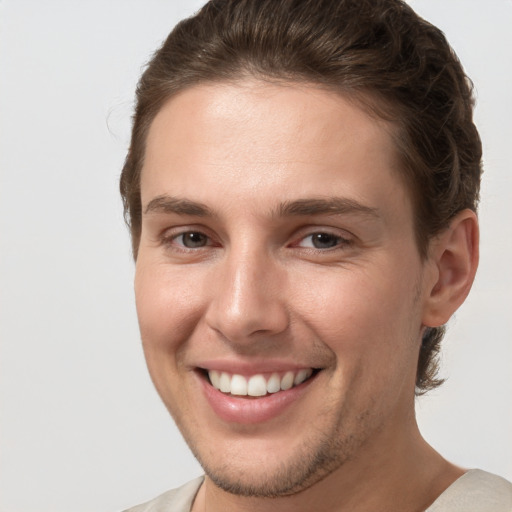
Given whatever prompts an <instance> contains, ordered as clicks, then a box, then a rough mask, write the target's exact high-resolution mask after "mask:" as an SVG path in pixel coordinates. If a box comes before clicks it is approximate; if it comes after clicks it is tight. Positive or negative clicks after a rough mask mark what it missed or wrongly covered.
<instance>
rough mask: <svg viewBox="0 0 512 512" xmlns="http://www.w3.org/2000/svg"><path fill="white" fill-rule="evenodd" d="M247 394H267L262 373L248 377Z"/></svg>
mask: <svg viewBox="0 0 512 512" xmlns="http://www.w3.org/2000/svg"><path fill="white" fill-rule="evenodd" d="M247 394H248V395H249V396H263V395H266V394H267V382H266V381H265V377H263V375H253V376H252V377H251V378H250V379H249V383H248V385H247Z"/></svg>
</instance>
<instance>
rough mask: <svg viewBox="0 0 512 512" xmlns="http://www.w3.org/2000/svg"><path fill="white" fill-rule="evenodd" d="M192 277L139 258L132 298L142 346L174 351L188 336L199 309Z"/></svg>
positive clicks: (199, 297) (198, 298)
mask: <svg viewBox="0 0 512 512" xmlns="http://www.w3.org/2000/svg"><path fill="white" fill-rule="evenodd" d="M193 283H194V279H193V278H192V279H190V278H189V277H188V276H187V277H186V278H184V275H183V272H182V271H180V272H179V273H177V272H174V273H173V272H170V270H169V268H168V267H166V266H165V265H158V264H145V262H144V261H138V262H137V267H136V273H135V301H136V306H137V316H138V320H139V328H140V332H141V337H142V342H143V344H144V349H145V350H146V351H147V350H154V351H158V352H164V351H165V352H173V351H174V350H176V349H177V347H178V346H179V345H180V344H181V343H182V342H183V340H185V339H187V337H188V336H189V335H190V332H191V331H192V330H193V329H194V326H195V324H196V323H197V317H198V315H200V311H201V301H202V297H201V293H200V292H199V290H198V289H197V288H195V287H194V286H193Z"/></svg>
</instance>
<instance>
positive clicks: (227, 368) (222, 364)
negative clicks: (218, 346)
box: [195, 359, 317, 375]
mask: <svg viewBox="0 0 512 512" xmlns="http://www.w3.org/2000/svg"><path fill="white" fill-rule="evenodd" d="M195 366H196V368H199V369H201V370H206V371H208V370H216V371H218V372H226V373H231V374H238V375H256V374H263V373H281V372H288V371H293V372H296V371H299V370H302V369H307V368H311V369H317V367H315V366H312V365H310V364H307V363H297V362H290V361H283V360H277V359H269V360H261V361H256V362H252V361H239V360H231V359H212V360H208V361H201V362H198V363H197V364H196V365H195Z"/></svg>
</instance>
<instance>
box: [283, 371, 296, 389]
mask: <svg viewBox="0 0 512 512" xmlns="http://www.w3.org/2000/svg"><path fill="white" fill-rule="evenodd" d="M294 377H295V375H293V372H286V373H285V374H284V376H283V378H282V379H281V389H282V390H283V391H286V390H287V389H291V387H292V386H293V379H294Z"/></svg>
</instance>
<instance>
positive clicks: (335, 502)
mask: <svg viewBox="0 0 512 512" xmlns="http://www.w3.org/2000/svg"><path fill="white" fill-rule="evenodd" d="M472 105H473V101H472V92H471V88H470V85H469V82H468V80H467V78H466V77H465V75H464V72H463V70H462V68H461V65H460V63H459V62H458V60H457V58H456V57H455V55H454V54H453V52H452V51H451V49H450V47H449V46H448V44H447V42H446V40H445V38H444V36H443V35H442V33H441V32H440V31H439V30H438V29H436V28H435V27H433V26H431V25H429V24H428V23H426V22H425V21H423V20H421V19H420V18H418V17H417V16H416V15H415V14H414V12H413V11H412V10H411V9H410V8H409V7H408V6H407V5H405V4H403V3H402V2H400V1H399V0H357V1H355V0H325V1H323V0H320V1H319V0H315V1H311V0H258V1H256V0H217V1H216V0H214V1H212V2H209V3H208V4H207V5H206V6H205V7H204V8H203V9H202V10H201V11H200V12H199V13H198V14H197V15H196V16H194V17H193V18H190V19H188V20H185V21H183V22H181V23H180V24H179V25H178V26H177V27H176V28H175V29H174V30H173V32H172V33H171V34H170V36H169V38H168V39H167V41H166V42H165V43H164V45H163V47H162V48H161V49H160V50H159V52H157V54H156V55H155V56H154V58H153V59H152V61H151V62H150V64H149V65H148V68H147V70H146V71H145V73H144V75H143V76H142V78H141V81H140V83H139V87H138V90H137V105H136V112H135V118H134V126H133V132H132V142H131V146H130V151H129V154H128V156H127V159H126V163H125V167H124V169H123V175H122V178H121V192H122V195H123V199H124V202H125V208H126V213H127V219H128V222H129V225H130V228H131V233H132V241H133V251H134V256H135V259H136V279H135V292H136V302H137V311H138V317H139V324H140V329H141V335H142V341H143V346H144V351H145V355H146V360H147V364H148V368H149V371H150V374H151V377H152V379H153V382H154V384H155V386H156V388H157V390H158V392H159V394H160V396H161V397H162V399H163V401H164V403H165V405H166V406H167V408H168V409H169V411H170V412H171V414H172V415H173V417H174V419H175V421H176V423H177V424H178V426H179V428H180V430H181V432H182V434H183V436H184V437H185V439H186V440H187V442H188V444H189V446H190V448H191V450H192V451H193V453H194V454H195V456H196V457H197V459H198V460H199V461H200V463H201V464H202V466H203V468H204V470H205V477H204V478H201V479H198V480H196V481H193V482H190V483H189V484H187V485H186V486H184V487H182V488H180V489H178V490H175V491H170V492H169V493H167V494H165V495H163V496H161V497H159V498H157V499H156V500H154V501H153V502H151V503H149V504H145V505H141V506H139V507H135V508H134V509H132V510H133V511H137V512H138V511H145V510H151V511H157V510H158V511H188V510H192V511H202V510H207V511H214V512H215V511H229V510H247V511H252V510H276V511H280V510H283V511H288V510H294V511H299V512H300V511H313V510H314V511H316V510H322V511H331V510H332V511H334V510H336V511H344V510H350V511H374V510H378V511H388V510H389V511H391V510H392V511H402V510H403V511H420V510H429V511H444V510H450V511H454V510H468V509H469V508H468V507H472V508H471V510H478V511H487V510H489V511H491V510H492V511H493V512H496V511H500V510H510V509H511V507H512V485H511V484H510V483H508V482H506V481H505V480H503V479H501V478H499V477H496V476H494V475H490V474H488V473H485V472H482V471H479V470H470V471H468V470H465V469H462V468H460V467H458V466H455V465H453V464H451V463H450V462H448V461H447V460H445V459H444V458H443V457H442V456H441V455H440V454H438V453H437V452H435V451H434V450H433V449H432V448H431V447H430V446H429V445H428V444H427V443H426V441H425V440H424V439H423V438H422V437H421V435H420V433H419V430H418V427H417V424H416V421H415V416H414V399H415V393H416V394H418V393H423V392H425V391H427V390H429V389H432V388H434V387H436V386H438V385H439V384H440V383H441V381H440V380H439V379H438V378H437V377H436V354H437V352H438V350H439V344H440V341H441V339H442V335H443V325H444V324H445V323H446V322H447V321H448V320H449V318H450V317H451V315H452V314H453V313H454V312H455V310H456V309H457V308H458V307H459V306H460V305H461V304H462V302H463V301H464V299H465V298H466V296H467V294H468V292H469V290H470V287H471V285H472V282H473V279H474V276H475V272H476V268H477V263H478V223H477V217H476V208H477V203H478V193H479V183H480V174H481V164H480V161H481V144H480V139H479V137H478V133H477V131H476V128H475V127H474V124H473V122H472Z"/></svg>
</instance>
